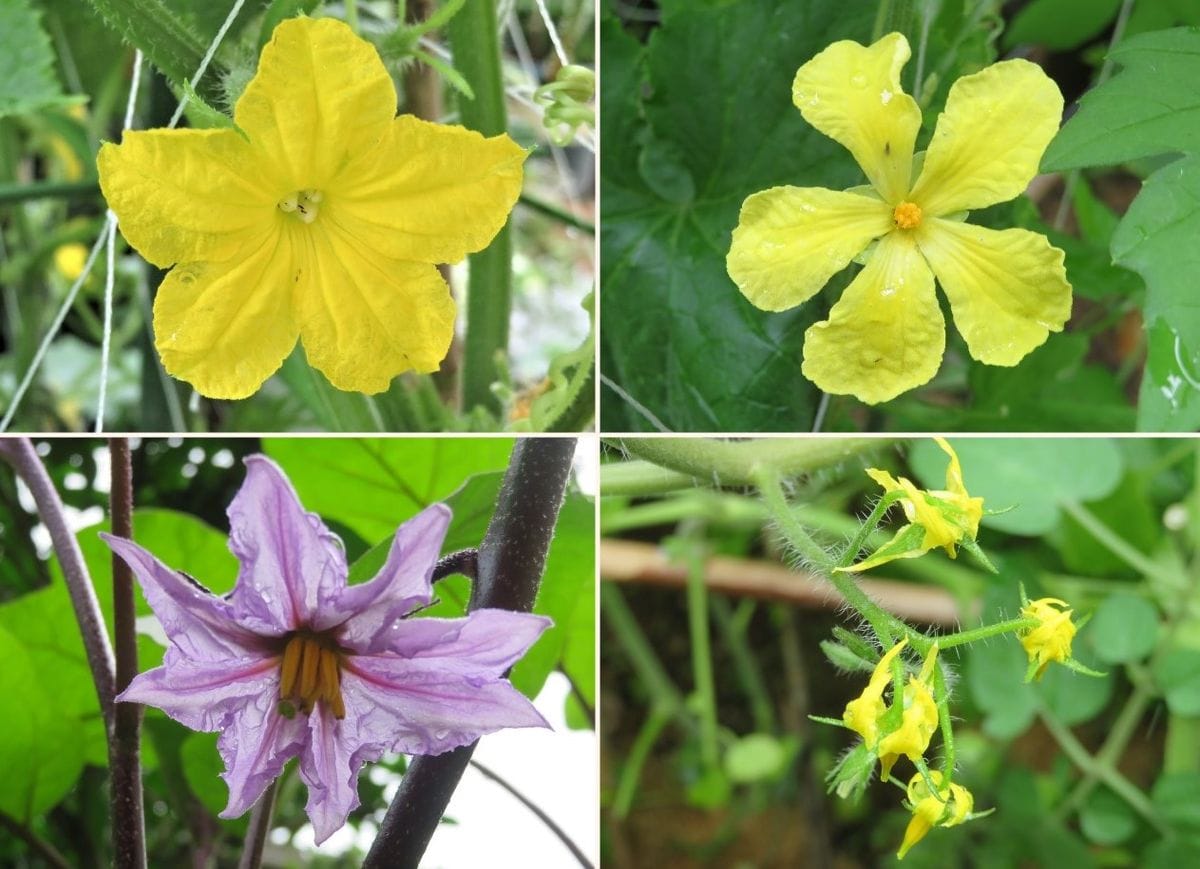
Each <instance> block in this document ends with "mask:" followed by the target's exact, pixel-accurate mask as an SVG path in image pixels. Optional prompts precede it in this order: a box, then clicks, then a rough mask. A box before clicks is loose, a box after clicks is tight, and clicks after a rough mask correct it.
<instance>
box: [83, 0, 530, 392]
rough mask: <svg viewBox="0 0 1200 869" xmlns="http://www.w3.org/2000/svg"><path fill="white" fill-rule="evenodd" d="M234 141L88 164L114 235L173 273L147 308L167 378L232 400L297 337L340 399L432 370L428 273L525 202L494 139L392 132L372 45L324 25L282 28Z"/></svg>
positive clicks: (388, 86)
mask: <svg viewBox="0 0 1200 869" xmlns="http://www.w3.org/2000/svg"><path fill="white" fill-rule="evenodd" d="M233 120H234V122H235V124H236V125H237V128H238V129H214V130H150V131H146V132H126V133H125V134H124V138H123V141H122V142H121V144H120V145H113V144H105V145H104V146H103V148H101V150H100V156H99V160H98V163H99V169H100V184H101V187H102V188H103V190H104V195H105V197H106V198H107V199H108V203H109V205H110V206H111V207H112V209H113V210H114V211H115V212H116V213H117V216H118V218H119V219H120V226H121V231H122V232H123V233H124V235H125V237H126V238H127V239H128V240H129V242H130V244H132V245H133V246H134V247H135V248H137V249H138V250H139V251H140V252H141V254H142V255H143V256H144V257H145V258H146V259H147V260H149V261H150V262H152V263H154V264H155V265H158V266H161V267H167V266H170V265H172V264H174V265H175V268H174V269H172V270H171V272H170V274H168V275H167V277H166V279H165V280H164V281H163V282H162V286H160V287H159V290H158V296H157V298H156V299H155V304H154V332H155V344H156V346H157V347H158V351H159V353H160V354H161V355H162V361H163V365H164V366H165V367H166V369H167V371H168V372H170V373H171V374H172V375H174V376H175V377H178V378H180V379H182V380H186V381H187V382H189V383H191V384H192V385H193V386H195V387H196V389H197V390H198V391H199V392H201V393H202V394H204V395H207V396H211V397H213V398H244V397H245V396H248V395H250V394H252V393H253V392H255V390H257V389H258V388H259V386H261V385H262V383H263V381H265V380H266V379H267V378H268V377H269V376H271V374H272V373H273V372H275V371H276V370H277V369H278V368H279V366H280V365H281V364H282V362H283V360H284V359H285V358H286V357H287V355H288V354H289V353H290V352H291V350H292V348H293V347H294V346H295V344H296V341H297V339H298V338H300V339H302V340H303V344H304V349H305V353H306V355H307V357H308V361H309V363H310V364H312V365H313V366H314V367H315V368H317V369H319V370H320V371H321V372H323V373H324V374H325V376H326V377H327V378H328V379H329V381H330V382H331V383H332V384H333V385H334V386H336V387H338V388H339V389H346V390H358V391H361V392H369V393H374V392H381V391H383V390H385V389H387V387H388V384H389V382H390V381H391V379H392V378H393V377H395V376H396V375H397V374H400V373H401V372H403V371H407V370H416V371H434V370H436V369H437V368H438V366H439V365H440V363H441V361H442V359H444V358H445V355H446V352H447V350H448V349H449V346H450V341H451V338H452V337H453V332H454V312H455V309H454V301H453V299H451V297H450V293H449V290H448V288H447V286H446V284H445V282H444V281H443V280H442V279H441V276H440V275H439V274H438V270H437V268H436V266H435V264H436V263H452V262H457V261H459V260H461V259H462V258H463V257H464V256H466V255H467V254H468V253H470V252H472V251H477V250H480V249H482V248H484V247H485V246H486V245H487V244H488V243H489V242H490V241H491V239H492V238H493V237H494V236H495V234H496V233H497V232H498V231H499V230H500V228H501V227H502V226H503V225H504V223H505V221H506V220H507V218H508V213H509V211H510V210H511V209H512V206H513V203H514V202H515V201H516V199H517V196H518V194H519V193H520V188H521V177H522V163H523V161H524V159H525V156H526V155H525V152H524V151H523V150H522V149H521V148H520V147H518V146H517V145H516V144H515V143H514V142H513V141H512V140H511V139H509V138H508V137H507V136H504V135H501V136H495V137H493V138H488V139H485V138H484V137H482V136H480V135H479V134H477V133H474V132H470V131H468V130H466V129H463V128H461V127H452V126H443V125H439V124H431V123H427V122H425V121H421V120H418V119H417V118H414V117H411V116H407V115H402V116H400V117H396V92H395V87H394V85H393V84H392V80H391V77H390V76H389V75H388V72H387V70H386V69H385V68H384V66H383V62H382V61H381V60H380V59H379V55H378V54H377V53H376V51H375V49H374V48H373V47H372V46H371V45H370V43H368V42H365V41H364V40H362V39H359V38H358V37H356V36H355V35H354V33H353V32H352V31H351V30H350V28H349V27H347V26H346V25H345V24H343V23H341V22H339V21H335V20H333V19H320V20H316V19H310V18H296V19H292V20H289V21H284V22H283V23H282V24H280V25H279V26H278V27H277V28H276V29H275V32H274V35H273V36H272V38H271V42H270V43H269V44H268V45H267V46H266V47H265V48H264V49H263V53H262V59H261V61H260V63H259V67H258V72H257V73H256V74H255V76H254V78H253V79H252V80H251V81H250V84H249V85H248V86H247V87H246V90H245V93H244V94H243V95H242V97H241V98H240V99H239V100H238V102H237V106H236V107H235V109H234V115H233Z"/></svg>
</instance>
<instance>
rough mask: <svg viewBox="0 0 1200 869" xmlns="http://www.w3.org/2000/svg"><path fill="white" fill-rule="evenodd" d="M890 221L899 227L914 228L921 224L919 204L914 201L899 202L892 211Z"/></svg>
mask: <svg viewBox="0 0 1200 869" xmlns="http://www.w3.org/2000/svg"><path fill="white" fill-rule="evenodd" d="M892 221H893V222H894V223H895V224H896V226H898V227H900V228H901V229H914V228H916V227H918V226H920V225H921V206H919V205H917V203H915V202H901V203H900V204H899V205H897V206H896V210H895V211H893V212H892Z"/></svg>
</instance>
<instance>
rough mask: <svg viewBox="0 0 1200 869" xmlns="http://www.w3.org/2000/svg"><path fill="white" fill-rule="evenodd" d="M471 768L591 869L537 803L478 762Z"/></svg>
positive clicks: (582, 855) (577, 847)
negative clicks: (499, 788) (523, 809)
mask: <svg viewBox="0 0 1200 869" xmlns="http://www.w3.org/2000/svg"><path fill="white" fill-rule="evenodd" d="M471 766H473V767H475V769H477V770H479V771H480V772H481V773H483V775H484V776H486V777H487V778H489V779H491V780H492V781H494V782H495V783H496V784H498V785H500V787H502V788H504V789H505V790H506V791H508V792H509V793H510V794H512V795H513V796H514V797H516V799H517V802H519V803H520V804H521V805H523V806H524V807H525V808H527V809H529V811H531V812H533V813H534V814H535V815H537V817H538V820H540V821H541V822H542V823H543V824H545V825H546V826H547V827H548V828H549V830H550V832H552V833H553V834H554V835H555V836H557V837H558V840H559V841H560V842H562V843H563V844H564V845H565V846H566V847H567V850H568V851H570V852H571V854H572V856H574V857H575V859H576V860H578V861H579V865H580V866H585V867H587V869H592V864H591V861H589V860H588V858H587V856H586V855H585V854H584V853H583V851H582V849H580V847H579V846H578V845H576V844H575V842H574V841H573V840H572V839H571V837H570V836H568V835H567V833H566V831H565V830H564V829H563V828H562V827H560V826H559V825H558V824H556V823H555V822H554V819H553V818H551V817H550V816H549V815H548V814H546V813H545V812H544V811H543V810H542V808H541V807H540V806H538V804H537V803H535V802H533V800H531V799H529V797H527V796H525V795H524V794H523V793H521V792H520V791H519V790H517V789H516V788H515V787H513V786H512V785H511V784H509V783H508V782H507V781H505V780H504V779H503V778H501V777H500V776H499V775H497V774H496V773H495V772H493V771H492V770H490V769H488V768H487V767H486V766H484V765H483V764H482V763H480V762H479V761H477V760H473V761H471Z"/></svg>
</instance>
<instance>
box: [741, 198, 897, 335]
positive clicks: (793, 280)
mask: <svg viewBox="0 0 1200 869" xmlns="http://www.w3.org/2000/svg"><path fill="white" fill-rule="evenodd" d="M891 215H892V212H891V209H890V208H888V207H887V206H886V205H884V204H883V203H882V202H880V201H879V200H878V199H873V198H871V197H868V196H859V195H857V194H854V193H842V192H840V191H836V190H825V189H824V188H821V187H772V188H771V189H769V190H763V191H761V192H759V193H755V194H754V195H753V196H750V197H749V198H748V199H746V201H745V202H744V203H742V213H741V216H740V217H739V218H738V225H737V227H736V228H735V229H734V230H733V243H732V244H731V246H730V248H729V254H728V256H727V257H726V259H725V266H726V268H727V269H728V271H729V276H730V277H731V278H733V282H734V283H735V284H737V285H738V289H740V290H741V291H742V294H743V295H744V296H745V297H746V298H747V299H749V300H750V301H751V303H753V304H754V305H755V306H756V307H759V308H762V309H763V310H764V311H784V310H787V309H788V308H794V307H795V306H796V305H799V304H800V303H801V302H804V301H806V300H808V299H810V298H812V297H813V296H814V295H816V294H817V292H819V291H820V289H821V287H823V286H825V284H826V283H827V282H828V281H829V279H830V278H831V277H833V276H834V275H835V274H836V273H838V272H840V271H841V270H842V269H844V268H845V267H846V266H847V265H848V264H849V263H850V260H852V259H853V258H854V257H855V256H856V255H857V254H858V253H859V252H860V251H861V250H862V249H863V248H865V247H866V246H867V245H868V244H870V242H871V241H872V240H873V239H876V238H878V237H879V236H881V235H883V234H884V233H886V232H889V231H890V230H891V229H892V216H891Z"/></svg>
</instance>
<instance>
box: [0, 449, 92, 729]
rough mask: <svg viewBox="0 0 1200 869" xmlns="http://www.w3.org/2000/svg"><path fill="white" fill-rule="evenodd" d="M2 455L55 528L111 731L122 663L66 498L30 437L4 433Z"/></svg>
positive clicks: (53, 540) (55, 543)
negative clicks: (70, 520) (70, 519)
mask: <svg viewBox="0 0 1200 869" xmlns="http://www.w3.org/2000/svg"><path fill="white" fill-rule="evenodd" d="M0 457H3V458H4V459H5V460H6V461H7V462H8V463H9V464H10V465H12V467H13V470H15V471H16V472H17V476H19V477H20V478H21V479H22V480H23V481H24V482H25V485H26V486H28V487H29V491H30V493H31V494H32V495H33V500H34V503H35V504H36V505H37V511H38V515H39V516H40V517H41V519H42V522H43V523H45V525H46V530H47V531H49V532H50V542H51V544H52V545H53V546H54V553H55V555H57V556H58V563H59V566H60V567H61V568H62V572H63V576H64V577H65V578H66V582H67V593H68V594H69V595H70V597H71V605H72V607H74V609H75V619H76V621H77V622H78V623H79V633H80V635H81V636H82V638H83V647H84V651H85V652H86V653H87V659H88V666H89V667H90V668H91V671H92V681H93V682H94V683H95V685H96V696H97V697H98V698H99V700H100V712H101V714H102V715H103V716H104V723H105V731H106V732H107V733H108V734H111V733H112V732H113V695H114V693H115V692H114V688H113V686H114V685H115V683H116V672H115V671H116V663H115V661H114V658H113V650H112V646H110V645H109V642H108V629H107V628H106V627H105V624H104V614H103V613H101V612H100V602H99V601H98V600H97V599H96V590H95V588H94V587H93V585H92V577H91V575H90V574H89V573H88V569H87V564H86V563H85V562H84V560H83V552H82V551H80V549H79V541H77V540H76V539H75V534H74V533H73V532H72V531H71V527H70V525H69V524H68V522H67V514H66V511H65V509H64V508H63V502H62V499H61V498H59V496H58V491H57V490H56V489H55V488H54V483H53V482H52V481H51V480H50V475H49V474H48V473H47V472H46V467H45V465H43V464H42V460H41V459H40V458H38V454H37V450H35V449H34V447H33V443H32V442H31V441H30V440H29V438H4V439H0Z"/></svg>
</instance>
